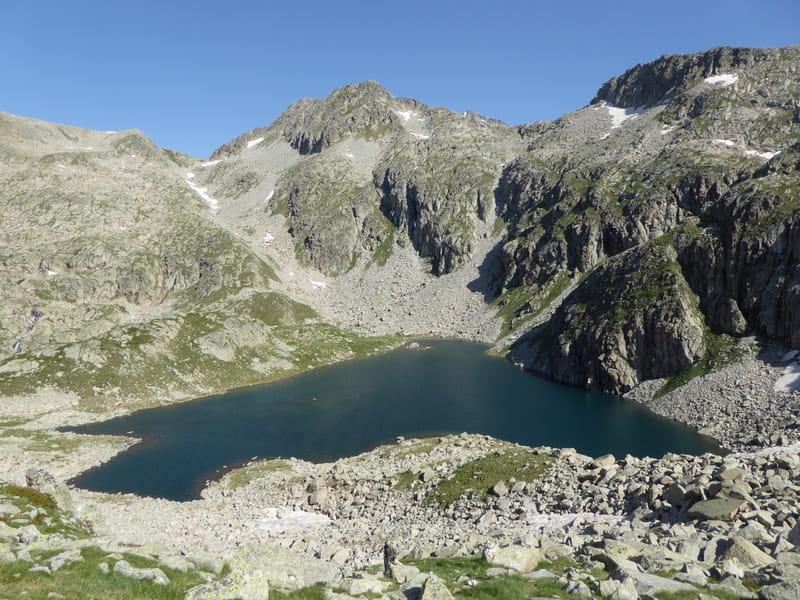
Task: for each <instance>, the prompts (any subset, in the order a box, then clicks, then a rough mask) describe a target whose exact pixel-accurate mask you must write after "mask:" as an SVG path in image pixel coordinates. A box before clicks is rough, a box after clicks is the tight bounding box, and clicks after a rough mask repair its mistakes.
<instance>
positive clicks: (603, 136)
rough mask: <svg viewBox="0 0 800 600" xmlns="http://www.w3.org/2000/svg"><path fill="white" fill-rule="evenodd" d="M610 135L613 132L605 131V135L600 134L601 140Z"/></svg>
mask: <svg viewBox="0 0 800 600" xmlns="http://www.w3.org/2000/svg"><path fill="white" fill-rule="evenodd" d="M610 135H611V132H609V133H604V134H603V135H601V136H600V139H601V140H604V139H606V138H608V136H610Z"/></svg>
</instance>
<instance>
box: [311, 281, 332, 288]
mask: <svg viewBox="0 0 800 600" xmlns="http://www.w3.org/2000/svg"><path fill="white" fill-rule="evenodd" d="M309 281H310V282H311V286H312V287H313V288H314V289H324V288H326V287H328V284H327V283H326V282H325V281H314V280H313V279H309Z"/></svg>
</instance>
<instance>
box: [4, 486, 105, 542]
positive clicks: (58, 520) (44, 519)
mask: <svg viewBox="0 0 800 600" xmlns="http://www.w3.org/2000/svg"><path fill="white" fill-rule="evenodd" d="M0 502H7V503H10V504H13V505H14V506H16V507H17V508H18V509H19V511H20V512H19V513H17V514H13V515H12V514H8V513H3V515H2V516H1V517H0V523H5V524H7V525H10V526H11V527H22V526H23V525H28V524H32V525H35V526H36V528H37V529H38V530H39V531H40V532H41V533H58V534H61V535H63V536H64V537H67V538H72V539H84V538H86V537H89V535H90V534H91V531H90V529H89V528H88V527H87V526H86V525H85V524H84V523H81V522H80V521H77V520H76V519H74V518H73V517H72V516H71V515H70V514H67V513H65V512H64V511H62V510H60V509H59V508H58V506H57V505H56V501H55V500H54V499H53V497H52V496H49V495H47V494H43V493H41V492H39V491H38V490H35V489H33V488H29V487H22V486H16V485H5V486H2V487H0Z"/></svg>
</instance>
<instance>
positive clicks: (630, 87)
mask: <svg viewBox="0 0 800 600" xmlns="http://www.w3.org/2000/svg"><path fill="white" fill-rule="evenodd" d="M798 89H800V49H798V48H785V49H777V50H753V49H732V48H719V49H714V50H710V51H708V52H704V53H700V54H693V55H684V56H670V57H662V58H660V59H658V60H656V61H654V62H652V63H649V64H646V65H638V66H636V67H634V68H632V69H630V70H629V71H628V72H626V73H625V74H623V75H621V76H620V77H617V78H614V79H612V80H611V81H609V82H608V83H606V84H604V85H603V86H602V87H601V88H600V90H599V92H598V94H597V96H596V97H595V98H594V99H593V100H592V102H591V104H590V105H589V106H587V107H585V108H583V109H581V110H579V111H577V112H575V113H572V114H569V115H565V116H564V117H562V118H560V119H558V120H556V121H553V122H548V123H534V124H531V125H525V126H522V127H517V128H515V127H509V126H507V125H505V124H503V123H501V122H499V121H495V120H492V119H487V118H484V117H482V116H480V115H477V114H475V113H470V112H467V113H464V114H455V113H452V112H450V111H448V110H446V109H443V108H432V107H428V106H425V105H423V104H420V103H419V102H417V101H415V100H411V99H405V98H395V97H394V96H392V95H391V94H389V92H387V91H386V90H384V89H383V88H382V87H381V86H380V85H378V84H377V83H374V82H366V83H363V84H358V85H351V86H346V87H344V88H342V89H340V90H336V91H335V92H334V93H333V94H331V96H330V97H328V98H325V99H318V100H308V99H305V100H301V101H300V102H298V103H296V104H294V105H293V106H291V107H290V108H289V109H288V110H287V111H286V113H284V114H283V115H282V116H280V117H279V118H278V119H277V120H276V121H275V122H274V123H272V124H271V125H269V126H267V127H262V128H256V129H253V130H252V131H250V132H248V133H246V134H244V135H242V136H240V137H238V138H236V139H234V140H233V141H232V142H230V143H229V144H226V145H225V146H223V147H222V148H220V149H219V150H217V151H216V152H215V153H214V155H213V156H212V157H211V158H210V159H209V160H208V161H204V162H201V161H198V160H196V159H193V158H191V157H187V156H182V155H178V154H175V153H170V152H167V151H164V150H162V149H160V148H157V147H156V146H155V145H154V144H153V143H152V142H151V141H150V140H149V139H147V138H146V137H145V136H144V135H142V134H141V133H139V132H133V131H132V132H122V133H116V134H108V133H99V132H86V131H82V130H76V129H74V128H68V127H64V126H57V125H52V124H46V123H41V122H36V121H31V120H27V119H18V118H15V117H11V116H1V118H0V160H2V164H3V167H4V168H3V170H2V173H0V177H2V183H3V186H2V190H3V191H2V196H0V200H2V203H3V208H4V210H3V213H2V219H3V223H2V225H3V227H2V228H0V235H2V236H4V239H3V244H2V246H3V247H4V248H9V249H13V251H4V254H3V255H2V257H0V259H2V262H3V265H4V267H5V268H4V274H5V275H4V278H5V279H4V285H5V286H6V287H5V289H8V290H11V291H10V292H9V293H8V294H7V295H8V302H6V303H5V304H4V308H3V309H2V314H0V332H1V333H2V350H0V361H2V362H0V370H2V371H3V372H4V373H7V374H11V375H4V377H6V381H7V382H8V385H9V389H23V388H24V389H28V388H30V387H31V386H32V385H34V384H35V383H36V382H40V381H46V382H48V383H51V384H53V385H58V384H59V376H58V375H57V374H58V373H65V372H76V373H80V372H81V370H82V369H84V370H85V369H88V370H94V371H97V370H98V369H101V370H102V369H103V368H105V369H106V371H108V373H111V372H113V371H114V369H118V368H119V365H122V364H124V365H126V367H125V368H126V369H127V370H128V371H129V372H130V373H135V372H147V373H151V375H150V377H151V378H152V379H153V380H154V381H156V382H158V383H156V384H154V385H155V386H156V387H159V388H160V389H169V388H172V387H174V388H176V389H177V388H180V387H182V386H184V383H181V381H184V382H185V381H187V380H192V381H194V380H195V379H196V375H197V374H199V373H200V372H206V371H207V372H208V373H209V374H210V375H208V376H205V375H203V376H202V377H200V379H202V380H203V381H211V380H214V379H215V378H218V376H219V374H220V373H222V372H225V373H227V375H226V381H227V380H230V381H231V382H233V383H235V382H241V383H245V382H249V381H253V380H255V379H257V378H258V377H259V376H261V377H263V376H267V375H268V374H271V373H274V372H276V369H277V370H278V371H279V370H280V369H282V368H283V369H291V368H294V367H293V365H294V366H295V367H296V365H297V364H299V363H305V362H307V361H306V359H307V358H308V356H309V355H308V354H305V353H304V352H301V349H302V348H306V347H307V346H308V345H309V344H311V345H313V343H316V342H315V339H314V336H315V335H317V336H319V337H318V339H323V340H326V342H325V343H324V344H323V345H325V344H327V343H328V342H330V343H331V344H332V345H330V346H326V347H327V348H328V349H329V350H330V352H328V353H326V352H327V351H326V352H323V354H325V358H322V357H319V358H318V361H317V362H314V360H317V359H314V360H312V361H311V363H312V364H318V362H325V361H326V360H335V359H336V358H337V357H339V356H345V355H348V354H347V353H348V352H350V351H351V350H352V348H351V346H350V345H348V344H350V342H347V344H345V346H346V347H345V348H344V349H342V347H341V345H340V342H342V340H344V339H345V338H346V339H348V340H352V339H355V338H353V337H352V336H351V334H347V333H346V332H341V331H338V330H337V333H335V335H334V338H331V337H330V336H329V334H330V333H331V331H332V330H331V329H327V326H326V325H324V324H323V323H322V322H321V321H324V319H322V318H320V317H319V315H317V314H316V313H315V309H317V310H322V311H323V312H324V310H325V309H326V306H327V305H328V304H329V303H330V301H331V297H330V296H326V294H329V293H333V292H326V291H325V287H324V286H325V285H326V284H325V282H321V281H317V280H316V279H314V278H317V277H324V278H329V280H330V281H332V282H338V283H337V285H338V286H339V289H340V291H344V292H346V293H347V294H350V293H351V292H352V294H353V295H355V294H356V291H357V290H360V291H359V292H358V293H359V294H360V296H358V297H359V300H358V301H359V302H362V303H367V304H368V303H369V302H370V294H369V293H368V292H365V291H364V290H363V289H362V288H359V287H358V286H359V285H361V286H363V285H364V283H363V282H364V280H365V279H364V278H365V277H366V274H367V273H368V272H369V273H372V274H374V273H375V270H378V271H379V272H380V273H382V274H385V278H386V280H387V281H388V280H389V279H390V278H396V279H398V278H399V279H403V278H407V276H408V272H407V271H404V269H408V268H409V267H408V264H409V263H403V262H401V261H399V259H398V261H396V264H395V263H393V262H392V261H391V260H390V259H391V257H393V256H400V255H402V256H404V257H407V254H408V253H409V252H412V253H413V254H414V255H415V256H416V257H417V258H418V259H419V261H420V262H421V263H422V264H423V265H424V269H425V270H426V271H427V273H428V274H429V275H428V277H429V279H430V280H435V278H436V277H438V278H439V281H441V282H442V283H441V284H439V288H437V289H440V290H447V289H448V286H451V287H452V286H463V285H464V283H463V281H462V280H464V277H460V276H459V275H458V274H459V273H464V272H466V271H465V270H466V269H469V268H478V269H479V273H480V276H479V277H477V278H476V279H475V281H472V282H470V284H469V285H470V289H471V290H473V291H474V292H476V293H481V294H482V295H483V298H484V299H485V300H486V301H487V302H490V301H492V302H493V303H492V306H493V307H495V308H496V309H497V312H498V314H499V315H500V316H501V317H502V318H503V320H504V322H505V324H504V331H503V335H502V337H501V338H500V339H498V340H497V343H498V349H500V350H502V351H503V352H506V353H508V354H509V356H510V357H511V358H513V360H515V361H516V362H520V363H522V364H523V365H525V366H527V367H529V368H531V369H535V370H538V371H541V372H543V373H545V374H547V375H549V376H552V377H554V378H556V379H559V380H562V381H565V382H568V383H572V384H576V385H582V386H587V387H592V388H596V389H600V390H604V391H609V392H614V393H623V392H626V391H627V390H629V389H631V388H633V387H635V386H637V385H638V384H639V383H640V382H641V381H644V380H646V379H651V378H660V377H665V376H669V375H673V374H675V373H678V372H680V371H681V370H683V369H685V368H687V367H688V366H691V365H692V364H694V363H696V362H697V361H698V360H701V359H703V358H705V357H707V355H708V353H709V352H710V351H712V349H713V348H715V347H718V346H719V343H718V342H719V340H720V339H721V337H720V336H723V335H730V336H741V335H744V334H757V335H760V336H764V337H766V338H769V339H774V340H777V341H780V342H783V343H787V344H790V345H792V346H794V347H800V310H798V308H797V307H798V306H800V304H799V303H798V302H799V301H800V298H798V295H800V272H798V269H800V267H798V264H800V261H798V254H800V233H798V228H799V227H800V225H799V224H798V214H799V213H798V210H797V208H798V198H799V197H800V174H799V173H798V169H799V168H800V94H798V91H797V90H798ZM276 227H278V228H281V229H282V230H283V231H284V232H285V233H288V235H287V237H286V239H287V240H288V242H289V244H290V248H291V252H290V253H291V254H292V256H290V257H289V256H287V255H286V254H283V253H282V252H283V250H282V249H281V248H279V247H278V246H276V245H275V244H277V242H272V241H271V240H273V239H274V237H273V234H274V233H276V232H277V230H276ZM43 233H45V235H43ZM492 245H494V251H492V252H487V251H486V248H487V247H491V246H492ZM404 260H405V259H404ZM479 263H480V264H479ZM401 265H402V266H401ZM299 269H306V270H308V273H310V275H309V276H308V279H309V280H312V283H313V289H312V290H311V291H312V292H313V293H307V292H308V290H305V291H303V289H302V287H303V286H301V285H300V284H298V283H297V279H298V275H297V271H298V270H299ZM371 270H372V271H371ZM303 272H304V273H305V271H303ZM315 273H316V274H318V275H315ZM370 277H373V275H370ZM373 280H374V281H378V282H382V281H384V275H379V276H375V277H373V279H370V281H373ZM359 282H360V283H359ZM306 287H308V286H306ZM425 298H426V296H425V295H424V294H421V295H419V300H418V301H419V302H421V303H424V302H425V301H426V300H425ZM39 313H43V314H45V315H47V318H43V317H41V316H37V315H39ZM409 314H410V313H409ZM56 316H57V317H58V318H57V319H55V317H56ZM51 317H53V318H51ZM476 318H477V317H476ZM480 318H485V319H488V318H490V315H487V316H484V317H480ZM56 322H58V324H56ZM131 323H132V324H131ZM281 327H283V329H281ZM287 327H288V328H289V329H286V328H287ZM313 332H316V333H313ZM342 336H344V337H342ZM347 336H351V337H347ZM726 339H727V338H726ZM17 342H19V345H17ZM342 343H344V342H342ZM176 353H177V354H180V355H181V356H184V357H185V360H184V361H178V362H177V363H176V368H175V369H174V370H170V369H167V370H164V369H160V368H157V367H156V366H155V365H157V363H158V361H159V360H163V358H164V357H167V356H170V355H174V354H176ZM54 357H55V359H54ZM70 357H74V358H70ZM159 357H160V358H159ZM192 357H199V358H197V359H195V358H192ZM105 365H108V366H107V367H106V366H105ZM144 365H150V366H144ZM51 367H52V368H51ZM48 369H50V370H48ZM148 369H149V370H148ZM51 371H52V372H51ZM94 371H93V372H94ZM98 372H99V371H98ZM43 373H44V375H43ZM108 373H106V375H103V376H101V375H97V377H96V381H95V384H97V383H98V382H100V381H101V380H102V377H105V376H109V377H110V375H108ZM215 374H216V375H215ZM209 378H210V379H209ZM23 379H24V380H25V385H22V387H20V385H21V383H20V382H22V380H23ZM90 379H91V378H90ZM111 379H114V377H111ZM61 381H63V379H62V380H61ZM95 384H93V387H95V388H97V387H98V385H95ZM78 387H80V386H78ZM102 387H103V386H102V385H100V386H99V388H102ZM111 387H113V385H112V386H111ZM93 393H94V392H93Z"/></svg>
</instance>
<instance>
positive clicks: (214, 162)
mask: <svg viewBox="0 0 800 600" xmlns="http://www.w3.org/2000/svg"><path fill="white" fill-rule="evenodd" d="M221 162H222V160H221V159H219V158H218V159H217V160H207V161H206V162H204V163H200V166H201V167H203V168H204V169H206V168H208V167H213V166H214V165H216V164H217V163H221Z"/></svg>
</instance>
